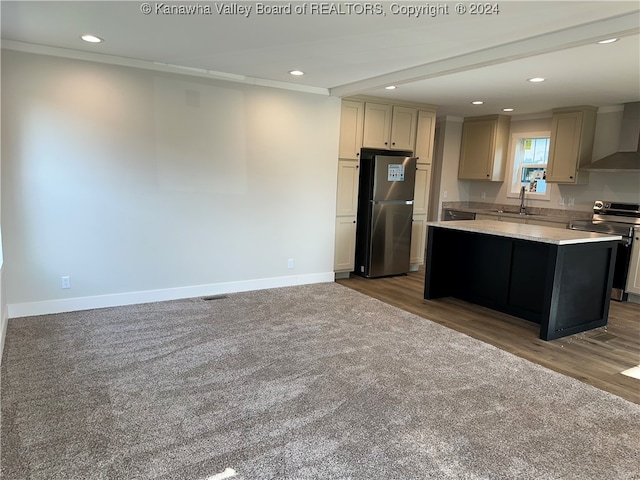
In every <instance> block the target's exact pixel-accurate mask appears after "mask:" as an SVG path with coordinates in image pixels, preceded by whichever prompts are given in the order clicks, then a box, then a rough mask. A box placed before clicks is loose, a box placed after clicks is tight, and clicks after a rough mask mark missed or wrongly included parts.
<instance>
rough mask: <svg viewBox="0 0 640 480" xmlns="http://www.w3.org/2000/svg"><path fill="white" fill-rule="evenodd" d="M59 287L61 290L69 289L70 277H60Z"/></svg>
mask: <svg viewBox="0 0 640 480" xmlns="http://www.w3.org/2000/svg"><path fill="white" fill-rule="evenodd" d="M60 286H61V287H62V288H71V277H68V276H65V277H60Z"/></svg>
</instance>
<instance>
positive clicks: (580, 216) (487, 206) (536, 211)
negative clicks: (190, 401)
mask: <svg viewBox="0 0 640 480" xmlns="http://www.w3.org/2000/svg"><path fill="white" fill-rule="evenodd" d="M442 208H443V209H447V208H465V209H478V211H480V210H502V211H504V212H516V213H517V211H518V206H517V205H513V204H498V203H485V202H443V203H442ZM527 212H528V213H530V214H533V215H544V216H548V217H558V218H566V219H567V220H589V219H590V218H591V216H592V214H593V212H585V211H580V210H560V209H556V208H541V207H530V206H527Z"/></svg>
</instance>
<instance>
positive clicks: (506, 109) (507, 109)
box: [502, 108, 513, 112]
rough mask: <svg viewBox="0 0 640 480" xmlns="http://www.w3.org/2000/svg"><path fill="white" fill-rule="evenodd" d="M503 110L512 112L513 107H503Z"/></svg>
mask: <svg viewBox="0 0 640 480" xmlns="http://www.w3.org/2000/svg"><path fill="white" fill-rule="evenodd" d="M502 111H503V112H513V108H503V109H502Z"/></svg>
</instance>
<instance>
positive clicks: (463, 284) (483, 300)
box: [458, 232, 513, 311]
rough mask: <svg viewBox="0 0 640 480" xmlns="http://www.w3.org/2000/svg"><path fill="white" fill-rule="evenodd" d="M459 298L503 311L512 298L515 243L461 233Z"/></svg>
mask: <svg viewBox="0 0 640 480" xmlns="http://www.w3.org/2000/svg"><path fill="white" fill-rule="evenodd" d="M459 238H460V239H461V242H462V247H461V248H460V250H461V252H460V253H459V260H460V261H461V265H460V268H459V270H460V274H459V276H458V296H459V298H462V299H463V300H466V301H468V302H471V303H476V304H478V305H482V306H485V307H488V308H492V309H495V310H502V311H504V309H505V306H506V305H507V299H508V295H509V278H510V270H511V255H512V250H513V239H511V238H508V237H498V236H493V235H485V234H481V233H469V232H459Z"/></svg>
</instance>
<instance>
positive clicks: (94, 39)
mask: <svg viewBox="0 0 640 480" xmlns="http://www.w3.org/2000/svg"><path fill="white" fill-rule="evenodd" d="M80 38H81V39H82V40H84V41H85V42H89V43H101V42H104V40H102V39H101V38H100V37H96V36H95V35H90V34H86V35H82V36H81V37H80Z"/></svg>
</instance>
